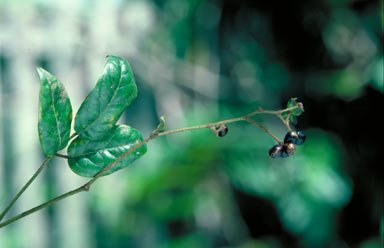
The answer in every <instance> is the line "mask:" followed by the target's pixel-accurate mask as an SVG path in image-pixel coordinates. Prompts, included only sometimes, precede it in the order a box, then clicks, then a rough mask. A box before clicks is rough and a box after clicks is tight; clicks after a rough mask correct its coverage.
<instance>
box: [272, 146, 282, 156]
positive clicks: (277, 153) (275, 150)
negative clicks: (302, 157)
mask: <svg viewBox="0 0 384 248" xmlns="http://www.w3.org/2000/svg"><path fill="white" fill-rule="evenodd" d="M282 150H283V146H282V145H275V146H273V147H272V148H271V149H269V156H270V157H271V158H278V157H280V156H281V152H282Z"/></svg>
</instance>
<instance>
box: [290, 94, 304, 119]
mask: <svg viewBox="0 0 384 248" xmlns="http://www.w3.org/2000/svg"><path fill="white" fill-rule="evenodd" d="M297 105H298V103H297V98H296V97H295V98H291V99H290V100H289V101H288V103H287V108H292V107H295V106H297ZM303 112H304V110H303V109H302V108H300V107H299V108H296V109H293V110H291V113H292V115H293V116H300V115H301V114H302V113H303Z"/></svg>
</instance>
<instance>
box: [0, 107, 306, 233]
mask: <svg viewBox="0 0 384 248" xmlns="http://www.w3.org/2000/svg"><path fill="white" fill-rule="evenodd" d="M301 106H302V105H301ZM298 107H300V105H299V104H298V105H297V106H294V107H291V108H286V109H282V110H276V111H271V110H263V109H262V108H259V109H258V110H256V111H254V112H251V113H249V114H247V115H244V116H241V117H238V118H232V119H228V120H223V121H218V122H213V123H208V124H204V125H198V126H192V127H185V128H180V129H174V130H169V131H164V132H159V131H160V130H159V129H155V130H153V132H152V133H151V134H150V135H149V136H148V137H147V138H146V139H144V140H142V141H141V142H139V143H137V144H136V145H135V146H134V147H132V148H131V149H129V150H128V151H126V152H125V153H124V154H123V155H121V156H120V157H118V158H117V159H116V160H115V161H113V162H112V163H111V164H109V165H108V166H106V167H105V168H104V169H103V170H101V171H100V172H98V173H97V174H96V175H95V176H94V177H93V178H92V179H91V180H89V181H88V182H87V183H86V184H84V185H83V186H81V187H79V188H77V189H74V190H72V191H69V192H67V193H64V194H62V195H60V196H58V197H56V198H54V199H51V200H49V201H47V202H45V203H43V204H41V205H39V206H37V207H34V208H31V209H30V210H27V211H25V212H23V213H21V214H18V215H16V216H14V217H12V218H10V219H8V220H6V221H3V222H1V223H0V228H2V227H4V226H6V225H8V224H10V223H12V222H14V221H16V220H18V219H21V218H23V217H25V216H27V215H30V214H32V213H34V212H36V211H39V210H41V209H43V208H46V207H48V206H50V205H52V204H53V203H55V202H58V201H61V200H63V199H65V198H67V197H70V196H73V195H75V194H77V193H80V192H83V191H89V189H90V187H91V185H92V184H93V183H95V182H96V180H98V179H99V178H100V177H101V176H103V175H104V174H105V173H106V172H107V171H108V170H110V169H111V168H112V167H113V166H115V165H116V164H117V163H119V162H120V161H121V160H123V159H124V158H125V157H126V156H128V155H129V154H130V153H132V152H133V151H135V150H136V149H138V148H140V147H141V146H143V145H144V144H146V143H148V142H149V141H151V140H153V139H155V138H157V137H160V136H166V135H170V134H175V133H181V132H186V131H191V130H197V129H205V128H208V129H210V128H212V127H214V126H216V125H221V124H228V123H233V122H239V121H247V122H249V123H252V124H254V125H256V126H258V127H259V128H261V129H262V130H264V131H265V132H266V133H267V134H269V135H270V136H271V137H272V138H274V139H275V140H276V141H277V142H278V143H279V144H281V141H280V140H279V139H278V138H277V137H276V136H274V135H273V134H272V133H271V132H270V131H269V130H268V129H267V128H265V127H264V126H263V125H261V124H260V123H259V122H257V121H255V120H252V119H251V117H252V116H254V115H257V114H271V115H276V116H277V117H279V118H280V119H281V120H282V122H283V123H284V124H285V125H286V122H285V121H284V119H282V118H281V114H282V113H284V112H287V111H290V110H293V109H295V108H298ZM75 136H76V134H73V135H72V136H71V138H73V137H75ZM56 156H58V157H63V158H68V156H66V155H61V154H56ZM51 158H52V157H49V158H47V159H46V161H44V163H43V164H42V166H41V167H40V168H39V170H38V172H36V173H35V175H34V176H33V177H32V178H31V179H30V181H28V183H27V184H26V186H24V187H23V189H22V191H24V190H25V189H24V188H27V187H28V185H29V184H30V182H32V181H33V179H34V178H35V177H36V176H37V175H38V173H40V171H41V170H42V169H43V168H44V166H45V164H46V163H48V161H49V159H51ZM21 193H22V192H21ZM21 193H20V192H19V194H18V195H17V196H16V197H15V198H16V200H17V198H18V196H20V195H21ZM16 200H15V199H14V200H13V201H12V202H11V203H12V204H13V202H14V201H16ZM10 205H11V204H10ZM6 210H7V209H6ZM3 212H5V213H6V211H3ZM3 215H5V214H2V217H3Z"/></svg>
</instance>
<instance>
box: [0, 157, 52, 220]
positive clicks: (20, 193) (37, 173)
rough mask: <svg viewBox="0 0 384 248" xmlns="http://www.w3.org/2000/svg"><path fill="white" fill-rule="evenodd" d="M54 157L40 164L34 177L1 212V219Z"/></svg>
mask: <svg viewBox="0 0 384 248" xmlns="http://www.w3.org/2000/svg"><path fill="white" fill-rule="evenodd" d="M51 158H52V157H47V158H46V159H45V160H44V162H43V163H42V164H41V165H40V167H39V169H37V171H36V172H35V173H34V174H33V175H32V177H31V178H30V179H29V180H28V182H27V183H26V184H25V185H24V186H23V187H22V188H21V190H20V191H19V192H18V193H17V195H15V197H13V199H12V201H11V202H10V203H9V204H8V206H7V207H6V208H5V209H4V210H3V212H1V214H0V221H1V220H2V219H3V218H4V216H5V215H6V214H7V212H8V211H9V209H10V208H11V207H12V206H13V204H15V202H16V201H17V199H19V197H20V196H21V195H22V194H23V193H24V191H25V190H26V189H27V188H28V187H29V185H30V184H31V183H32V182H33V181H34V180H35V178H36V177H37V176H38V175H39V174H40V172H41V171H42V170H43V169H44V167H45V166H46V165H47V164H48V162H49V160H51Z"/></svg>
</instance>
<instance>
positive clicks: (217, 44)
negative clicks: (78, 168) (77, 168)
mask: <svg viewBox="0 0 384 248" xmlns="http://www.w3.org/2000/svg"><path fill="white" fill-rule="evenodd" d="M0 42H1V43H0V73H1V74H0V80H1V81H0V83H1V84H0V85H1V87H0V97H1V98H0V99H1V101H0V120H1V122H0V159H1V166H0V205H1V206H0V207H3V206H5V205H6V204H7V203H8V202H9V200H10V199H11V197H12V196H13V195H14V194H15V193H16V192H17V191H18V190H19V189H20V188H21V186H22V185H23V184H24V182H25V181H26V180H27V179H28V178H29V177H30V175H32V173H33V172H34V171H35V170H36V169H37V168H38V165H39V164H40V163H41V161H43V159H44V155H43V153H42V151H41V148H40V146H39V140H38V135H37V117H38V116H37V110H38V92H39V78H38V75H37V73H36V71H35V67H38V66H41V67H43V68H45V69H47V70H48V71H50V72H51V73H53V74H54V75H55V76H57V78H59V79H60V80H61V81H62V82H63V84H64V85H65V87H66V89H67V91H68V95H69V96H70V98H71V102H72V106H73V109H74V112H75V111H76V110H77V109H78V108H79V106H80V104H81V102H82V101H83V99H84V97H85V96H86V95H87V94H88V92H89V91H90V90H91V89H92V88H93V87H94V85H95V83H96V80H97V78H98V77H99V76H100V75H101V71H102V68H103V64H104V62H105V56H106V55H108V54H113V55H116V56H121V57H124V58H126V59H127V60H128V61H129V62H130V64H131V66H132V69H133V72H134V75H135V79H136V83H137V86H138V98H137V99H136V100H134V102H133V103H132V104H131V105H130V106H129V107H128V109H127V110H126V111H125V112H124V114H123V116H122V119H121V120H120V122H119V123H121V124H123V123H124V124H129V125H131V126H133V127H134V128H136V129H138V130H140V131H141V132H142V133H143V136H147V135H148V134H150V132H151V131H152V130H153V129H154V128H156V126H157V125H158V117H159V116H162V115H164V116H165V117H166V127H167V128H168V129H173V128H180V127H185V126H190V125H198V124H204V123H208V122H214V121H218V120H222V119H228V118H231V117H237V116H241V115H244V114H246V113H249V112H251V111H253V110H255V109H257V108H258V107H259V106H262V107H263V108H265V109H281V108H284V107H285V104H286V102H287V101H288V99H290V98H291V97H298V100H299V101H302V102H303V103H304V107H305V110H306V112H305V113H304V114H303V115H302V116H300V117H299V118H298V127H299V128H300V129H303V130H305V131H306V134H307V141H306V143H305V144H304V145H302V146H300V147H297V152H296V154H295V155H294V156H292V157H289V158H287V159H270V158H269V156H268V150H269V148H270V147H272V146H273V145H274V144H275V143H274V140H273V139H272V138H271V137H269V136H268V135H266V134H265V133H263V131H262V130H260V129H258V128H257V127H255V126H252V125H250V124H247V123H235V124H232V125H229V126H228V127H229V133H228V134H227V135H226V136H225V137H223V138H218V137H216V136H215V135H214V134H213V133H212V132H210V131H208V130H196V131H192V132H188V133H181V134H175V135H173V136H166V137H161V138H159V139H156V140H154V141H153V142H151V143H149V144H148V152H147V153H146V154H145V156H143V157H142V158H140V159H139V160H137V161H136V162H134V163H133V164H132V165H131V166H129V167H128V168H126V169H124V170H120V171H118V172H116V173H114V174H113V175H110V176H107V177H105V178H102V179H101V180H99V181H98V182H97V183H96V184H95V185H93V187H92V189H91V191H90V192H89V193H82V194H79V195H76V196H75V197H73V198H69V199H66V200H64V201H62V202H59V203H57V204H55V205H53V206H52V207H50V208H48V209H45V210H43V211H40V212H38V213H36V214H34V215H31V216H29V217H27V218H25V219H22V220H20V221H18V222H15V223H13V224H11V225H9V226H6V227H5V228H3V229H1V230H0V247H11V248H12V247H74V248H75V247H85V248H86V247H164V248H165V247H187V248H188V247H241V248H251V247H252V248H253V247H255V248H256V247H260V248H261V247H362V248H371V247H380V246H381V245H382V237H383V226H384V224H383V223H384V220H383V213H382V211H383V210H382V209H383V198H382V195H383V190H382V189H383V183H382V178H381V177H382V173H381V170H380V168H381V164H379V161H381V160H382V158H381V157H380V153H381V152H380V151H379V149H380V148H381V147H382V144H381V141H380V140H379V139H378V136H379V134H380V133H382V127H381V125H380V122H379V120H378V111H379V110H380V107H381V106H383V47H382V44H383V4H382V3H380V2H379V1H355V0H343V1H341V0H323V1H315V0H310V1H277V0H273V1H245V0H240V1H225V0H205V1H204V0H193V1H184V0H153V1H151V0H143V1H138V0H136V1H135V0H125V1H124V0H120V1H117V0H113V1H87V0H83V1H61V2H54V1H43V0H39V1H38V0H34V1H21V0H13V1H6V0H1V1H0ZM258 121H260V122H261V123H263V124H264V125H265V126H267V127H268V128H269V129H270V130H271V131H272V132H273V133H274V134H276V135H277V136H278V137H280V138H283V137H284V135H285V133H286V129H285V127H284V126H283V125H282V124H281V123H280V121H279V120H278V119H277V118H274V117H272V116H260V117H258ZM85 181H86V179H85V178H81V177H78V176H77V175H75V174H74V173H72V171H71V170H70V169H69V168H68V165H67V164H66V161H65V160H62V159H59V158H55V159H54V160H53V161H52V162H51V163H50V164H49V165H48V167H47V168H46V171H45V172H43V174H42V175H41V178H39V179H38V180H36V181H35V182H34V184H33V185H32V186H31V188H30V189H28V191H27V192H26V193H25V194H24V195H23V196H22V197H21V199H20V201H19V202H18V203H17V204H16V205H15V208H14V209H13V210H12V211H10V214H9V215H8V217H10V216H12V215H15V214H17V213H19V212H21V211H23V210H26V209H28V208H31V207H33V206H36V205H37V204H39V203H41V202H43V201H46V200H48V199H51V198H52V197H54V196H56V195H58V194H61V193H63V192H66V191H68V190H70V189H73V188H76V187H78V186H79V185H81V183H83V182H85ZM380 234H381V240H380Z"/></svg>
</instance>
